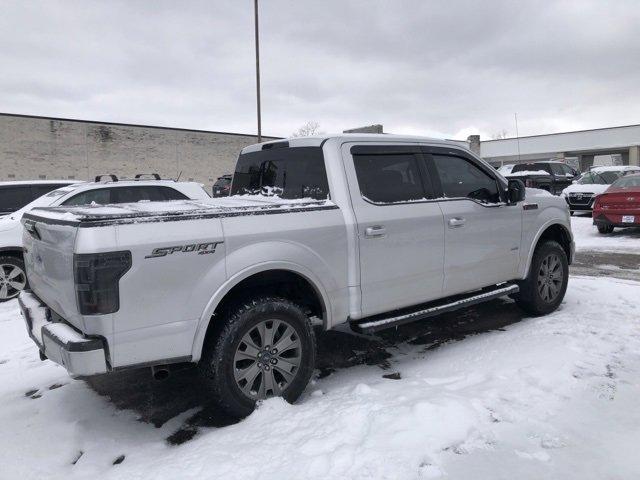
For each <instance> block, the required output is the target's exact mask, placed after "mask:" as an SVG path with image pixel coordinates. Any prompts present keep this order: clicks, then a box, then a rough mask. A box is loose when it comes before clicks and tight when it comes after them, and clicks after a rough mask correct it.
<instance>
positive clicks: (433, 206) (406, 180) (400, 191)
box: [342, 143, 444, 316]
mask: <svg viewBox="0 0 640 480" xmlns="http://www.w3.org/2000/svg"><path fill="white" fill-rule="evenodd" d="M342 154H343V159H344V165H345V169H346V173H347V178H348V179H349V190H350V195H351V201H352V205H353V210H354V213H355V217H356V221H357V229H358V247H359V257H360V258H359V260H360V262H359V265H360V289H361V312H362V315H363V316H368V315H373V314H376V313H381V312H385V311H390V310H393V309H397V308H401V307H406V306H410V305H415V304H419V303H422V302H425V301H428V300H433V299H435V298H438V297H440V295H441V293H442V280H443V272H442V269H443V254H444V223H443V217H442V211H441V210H440V207H439V205H438V202H437V201H435V200H434V194H433V188H432V186H431V182H430V179H429V175H428V173H427V171H426V168H425V165H424V162H423V155H422V152H421V150H420V147H419V146H417V145H397V144H396V145H394V144H375V145H374V144H366V145H356V144H352V143H351V144H345V145H343V149H342Z"/></svg>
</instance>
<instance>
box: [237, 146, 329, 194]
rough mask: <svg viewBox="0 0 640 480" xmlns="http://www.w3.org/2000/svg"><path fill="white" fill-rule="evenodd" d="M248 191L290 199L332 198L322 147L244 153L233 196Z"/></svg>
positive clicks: (239, 159) (238, 166) (240, 159)
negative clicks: (330, 196)
mask: <svg viewBox="0 0 640 480" xmlns="http://www.w3.org/2000/svg"><path fill="white" fill-rule="evenodd" d="M247 194H249V195H265V196H274V195H275V196H279V197H281V198H287V199H294V198H315V199H317V200H324V199H326V198H328V196H329V185H328V182H327V173H326V171H325V167H324V155H323V153H322V148H320V147H292V148H289V147H286V148H273V149H268V150H260V151H258V152H250V153H244V154H242V155H240V157H239V158H238V163H237V164H236V171H235V173H234V174H233V186H232V191H231V195H247Z"/></svg>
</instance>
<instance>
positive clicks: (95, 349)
mask: <svg viewBox="0 0 640 480" xmlns="http://www.w3.org/2000/svg"><path fill="white" fill-rule="evenodd" d="M18 302H19V303H20V309H21V310H22V316H23V317H24V320H25V323H26V325H27V333H28V334H29V336H30V337H31V339H32V340H33V341H34V342H35V344H36V345H37V346H38V348H39V349H40V352H42V354H43V355H44V356H46V357H47V358H48V359H49V360H52V361H53V362H55V363H57V364H58V365H62V366H63V367H64V368H66V370H67V372H69V375H71V376H72V377H88V376H92V375H99V374H101V373H106V372H108V371H109V368H108V364H107V357H106V351H105V346H104V341H103V340H102V339H101V338H96V337H86V336H85V335H83V334H82V333H81V332H79V331H77V330H76V329H75V328H73V327H71V326H70V325H68V324H66V323H64V322H63V321H53V320H52V314H51V310H50V309H49V308H48V307H47V306H46V305H45V304H44V303H42V301H40V299H39V298H38V297H37V296H36V295H34V294H33V293H32V292H31V291H29V290H24V291H23V292H21V293H20V296H19V297H18Z"/></svg>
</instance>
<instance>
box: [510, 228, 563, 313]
mask: <svg viewBox="0 0 640 480" xmlns="http://www.w3.org/2000/svg"><path fill="white" fill-rule="evenodd" d="M568 280H569V262H568V261H567V254H566V252H565V251H564V249H563V248H562V247H561V246H560V244H559V243H558V242H555V241H553V240H548V241H546V242H544V243H541V244H539V245H538V246H537V247H536V250H535V252H534V253H533V259H532V261H531V268H530V269H529V275H528V276H527V278H526V279H524V280H523V281H522V282H520V284H519V286H520V292H519V293H518V294H517V295H516V296H515V300H516V303H517V304H518V306H520V307H521V308H522V309H523V310H524V311H525V312H527V313H530V314H532V315H546V314H547V313H551V312H553V311H554V310H555V309H556V308H558V306H559V305H560V303H561V302H562V299H563V298H564V294H565V292H566V291H567V282H568Z"/></svg>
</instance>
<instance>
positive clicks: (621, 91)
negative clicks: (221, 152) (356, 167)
mask: <svg viewBox="0 0 640 480" xmlns="http://www.w3.org/2000/svg"><path fill="white" fill-rule="evenodd" d="M260 16H261V17H260V18H261V35H260V41H261V66H262V68H261V70H262V96H263V103H262V109H263V133H264V134H271V135H278V136H286V135H289V134H290V133H291V132H292V131H294V130H296V129H297V128H298V127H299V126H300V125H302V124H303V123H305V122H306V121H308V120H314V121H317V122H318V123H320V125H321V128H322V130H324V131H327V132H336V131H342V130H343V129H345V128H350V127H356V126H360V125H367V124H372V123H382V124H384V127H385V131H387V132H392V133H411V134H423V135H435V136H444V137H448V138H466V136H467V135H469V134H471V133H480V134H481V135H482V137H483V138H489V137H491V136H492V135H494V134H495V133H497V132H500V131H502V130H506V131H507V134H508V135H509V136H515V125H514V113H515V112H517V113H518V120H519V130H520V135H532V134H538V133H550V132H558V131H566V130H576V129H583V128H597V127H606V126H612V125H624V124H631V123H640V5H639V2H638V1H637V0H630V1H624V0H609V1H608V2H607V1H587V0H578V1H554V0H545V1H532V2H524V1H491V0H487V1H482V2H481V1H455V0H447V1H442V2H439V1H426V0H415V1H408V0H407V1H402V0H396V1H391V0H388V1H375V0H368V1H356V0H353V1H352V0H322V1H320V0H308V1H304V0H297V1H294V0H291V1H280V0H261V5H260ZM254 69H255V63H254V37H253V1H252V0H232V1H222V0H220V1H218V0H208V1H202V2H200V1H188V0H184V1H157V0H154V1H151V0H148V1H141V0H140V1H135V0H128V1H122V2H119V1H114V0H110V1H102V2H97V1H76V2H74V1H43V2H35V1H25V0H16V1H7V0H2V3H1V8H0V111H1V112H10V113H22V114H34V115H46V116H56V117H71V118H82V119H91V120H103V121H113V122H124V123H142V124H152V125H164V126H173V127H184V128H197V129H211V130H220V131H231V132H247V133H253V132H255V130H256V126H255V124H256V120H255V70H254Z"/></svg>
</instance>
